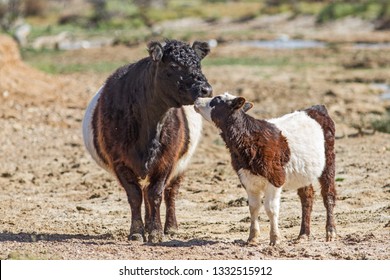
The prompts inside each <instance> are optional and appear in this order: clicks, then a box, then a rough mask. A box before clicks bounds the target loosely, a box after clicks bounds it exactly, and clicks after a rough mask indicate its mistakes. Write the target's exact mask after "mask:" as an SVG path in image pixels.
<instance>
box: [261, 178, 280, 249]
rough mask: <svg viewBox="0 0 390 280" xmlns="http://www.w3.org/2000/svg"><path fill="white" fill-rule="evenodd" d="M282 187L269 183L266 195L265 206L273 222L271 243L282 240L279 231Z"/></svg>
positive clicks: (274, 243)
mask: <svg viewBox="0 0 390 280" xmlns="http://www.w3.org/2000/svg"><path fill="white" fill-rule="evenodd" d="M281 192H282V188H277V187H274V186H273V185H271V184H269V185H267V187H266V189H265V195H264V208H265V211H266V212H267V215H268V218H269V220H270V223H271V230H270V245H272V246H273V245H276V244H279V242H280V233H279V209H280V195H281Z"/></svg>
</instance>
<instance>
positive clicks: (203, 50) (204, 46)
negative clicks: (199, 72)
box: [192, 41, 210, 60]
mask: <svg viewBox="0 0 390 280" xmlns="http://www.w3.org/2000/svg"><path fill="white" fill-rule="evenodd" d="M192 48H193V49H194V51H195V53H196V54H197V55H198V57H199V58H200V59H201V60H202V59H203V58H204V57H205V56H206V55H208V54H209V53H210V46H209V43H207V42H199V41H195V42H194V43H193V44H192Z"/></svg>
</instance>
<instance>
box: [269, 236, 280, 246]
mask: <svg viewBox="0 0 390 280" xmlns="http://www.w3.org/2000/svg"><path fill="white" fill-rule="evenodd" d="M278 244H280V238H279V235H271V237H270V241H269V245H270V246H275V245H278Z"/></svg>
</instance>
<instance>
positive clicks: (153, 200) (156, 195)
mask: <svg viewBox="0 0 390 280" xmlns="http://www.w3.org/2000/svg"><path fill="white" fill-rule="evenodd" d="M165 181H166V180H165V179H160V180H156V181H151V183H150V184H149V186H148V187H147V189H146V192H145V204H146V205H145V207H146V210H145V211H146V212H145V219H146V221H145V223H146V230H147V232H148V234H149V236H148V241H149V242H151V243H158V242H162V241H163V238H164V232H163V229H162V225H161V217H160V206H161V202H162V197H163V192H164V188H165Z"/></svg>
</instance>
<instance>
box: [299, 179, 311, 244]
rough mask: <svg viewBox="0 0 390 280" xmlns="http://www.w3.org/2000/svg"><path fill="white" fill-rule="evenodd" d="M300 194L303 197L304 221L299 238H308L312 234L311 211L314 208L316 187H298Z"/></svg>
mask: <svg viewBox="0 0 390 280" xmlns="http://www.w3.org/2000/svg"><path fill="white" fill-rule="evenodd" d="M298 195H299V198H300V199H301V205H302V221H301V231H300V232H299V236H298V239H306V238H309V236H310V220H311V212H312V210H313V200H314V189H313V186H312V185H310V186H307V187H304V188H300V189H298Z"/></svg>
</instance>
